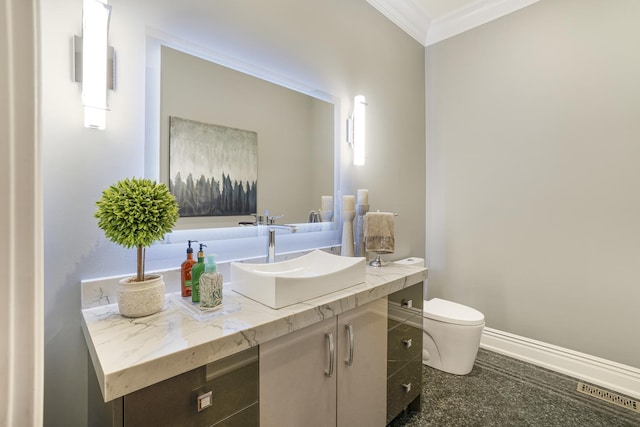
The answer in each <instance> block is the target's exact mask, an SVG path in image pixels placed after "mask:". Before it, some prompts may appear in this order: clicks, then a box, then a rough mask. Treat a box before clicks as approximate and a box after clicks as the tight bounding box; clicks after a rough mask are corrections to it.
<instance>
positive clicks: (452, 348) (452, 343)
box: [422, 298, 484, 375]
mask: <svg viewBox="0 0 640 427" xmlns="http://www.w3.org/2000/svg"><path fill="white" fill-rule="evenodd" d="M483 329H484V315H483V314H482V313H480V312H479V311H478V310H475V309H473V308H471V307H467V306H465V305H462V304H458V303H455V302H451V301H447V300H443V299H439V298H433V299H431V300H429V301H427V300H425V301H424V306H423V319H422V331H423V332H422V343H423V344H422V363H424V364H425V365H427V366H431V367H433V368H436V369H439V370H441V371H444V372H449V373H451V374H456V375H466V374H468V373H469V372H471V369H472V368H473V363H474V362H475V360H476V355H477V354H478V347H480V337H481V336H482V330H483Z"/></svg>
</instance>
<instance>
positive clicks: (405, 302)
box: [400, 299, 413, 308]
mask: <svg viewBox="0 0 640 427" xmlns="http://www.w3.org/2000/svg"><path fill="white" fill-rule="evenodd" d="M400 306H401V307H404V308H413V300H411V299H403V300H402V301H401V302H400Z"/></svg>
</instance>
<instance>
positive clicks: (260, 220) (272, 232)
mask: <svg viewBox="0 0 640 427" xmlns="http://www.w3.org/2000/svg"><path fill="white" fill-rule="evenodd" d="M252 215H253V216H255V217H256V220H255V222H240V223H239V224H240V225H264V226H265V227H267V230H268V232H269V238H268V239H267V263H271V262H275V261H276V229H278V228H279V229H281V230H289V231H291V232H292V233H295V232H296V231H298V226H297V225H289V224H282V225H280V224H276V223H275V222H276V219H278V218H282V217H283V216H284V215H280V216H270V215H269V211H264V215H257V214H252Z"/></svg>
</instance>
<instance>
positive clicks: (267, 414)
mask: <svg viewBox="0 0 640 427" xmlns="http://www.w3.org/2000/svg"><path fill="white" fill-rule="evenodd" d="M330 341H331V342H330ZM330 344H331V345H332V346H333V350H334V352H333V355H332V354H331V351H330V350H331V349H330ZM335 351H336V318H335V317H333V318H330V319H327V320H324V321H323V322H320V323H317V324H315V325H312V326H309V327H307V328H304V329H301V330H298V331H296V332H292V333H290V334H287V335H284V336H282V337H280V338H277V339H275V340H272V341H269V342H266V343H264V344H261V345H260V425H262V426H278V427H286V426H291V427H300V426H304V427H314V426H335V425H336V374H337V372H336V365H337V362H338V361H337V360H335V357H336V352H335ZM383 354H384V352H383ZM331 357H333V362H334V363H333V372H331V376H329V369H330V368H329V365H330V361H331V360H330V359H331ZM356 425H357V424H356Z"/></svg>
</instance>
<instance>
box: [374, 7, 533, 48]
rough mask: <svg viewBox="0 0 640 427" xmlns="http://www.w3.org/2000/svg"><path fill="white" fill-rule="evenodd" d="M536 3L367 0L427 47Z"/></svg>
mask: <svg viewBox="0 0 640 427" xmlns="http://www.w3.org/2000/svg"><path fill="white" fill-rule="evenodd" d="M537 1H539V0H367V2H368V3H369V4H370V5H372V6H373V7H375V8H376V9H378V10H379V11H380V12H381V13H382V14H383V15H385V16H386V17H387V18H389V19H390V20H391V21H392V22H393V23H395V24H396V25H397V26H398V27H400V28H402V29H403V30H404V31H405V32H406V33H407V34H409V35H410V36H411V37H413V38H414V39H416V40H417V41H419V42H420V43H421V44H422V45H424V46H428V45H431V44H434V43H437V42H439V41H442V40H444V39H447V38H449V37H452V36H455V35H456V34H460V33H462V32H464V31H467V30H470V29H471V28H474V27H477V26H479V25H482V24H485V23H487V22H489V21H493V20H494V19H498V18H500V17H502V16H504V15H507V14H509V13H511V12H514V11H516V10H518V9H521V8H523V7H526V6H529V5H530V4H532V3H535V2H537Z"/></svg>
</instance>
